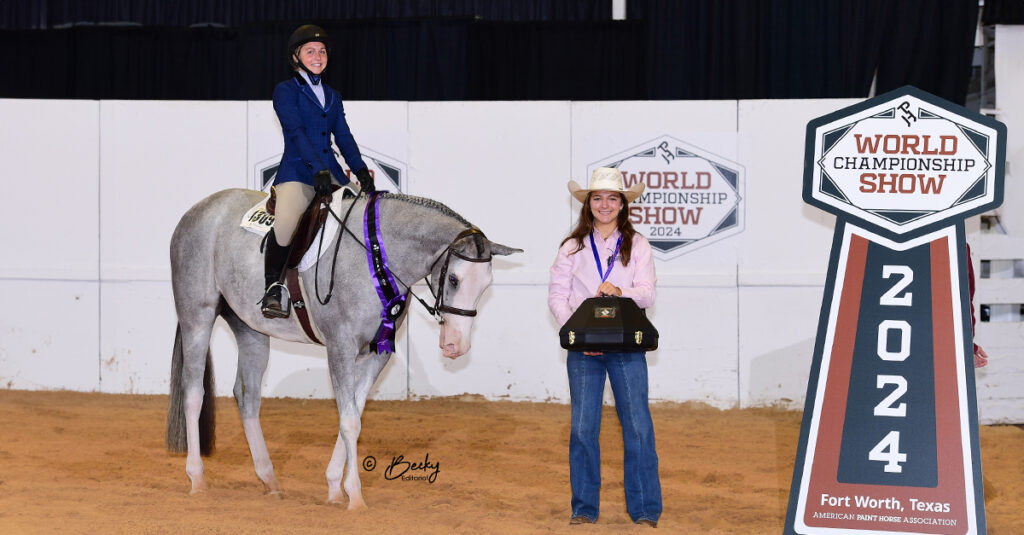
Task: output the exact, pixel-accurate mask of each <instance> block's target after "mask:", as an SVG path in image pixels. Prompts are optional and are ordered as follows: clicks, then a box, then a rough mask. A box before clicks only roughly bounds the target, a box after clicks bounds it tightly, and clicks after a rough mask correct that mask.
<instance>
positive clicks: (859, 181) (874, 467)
mask: <svg viewBox="0 0 1024 535" xmlns="http://www.w3.org/2000/svg"><path fill="white" fill-rule="evenodd" d="M1005 154H1006V126H1005V125H1003V124H1002V123H999V122H998V121H995V120H994V119H991V118H989V117H984V116H982V115H979V114H977V113H975V112H972V111H970V110H967V109H966V108H963V107H962V106H958V105H956V104H953V103H950V102H947V101H945V100H942V99H940V98H938V97H936V96H934V95H930V94H928V93H925V92H924V91H921V90H919V89H916V88H913V87H904V88H901V89H897V90H895V91H891V92H889V93H886V94H884V95H880V96H877V97H875V98H872V99H870V100H867V101H864V102H861V103H859V104H856V105H853V106H850V107H848V108H844V109H841V110H839V111H836V112H834V113H831V114H829V115H826V116H824V117H819V118H817V119H814V120H812V121H810V122H809V123H808V125H807V137H806V152H805V159H804V183H803V198H804V201H805V202H806V203H808V204H810V205H812V206H815V207H818V208H820V209H822V210H824V211H826V212H828V213H831V214H833V215H835V216H836V228H835V234H834V237H833V241H832V250H831V253H830V256H829V267H828V274H827V278H826V281H825V291H824V297H823V300H822V305H821V313H820V317H819V320H818V332H817V336H816V338H815V345H814V354H813V358H812V361H811V371H810V375H809V378H808V385H807V396H806V401H805V405H804V416H803V423H802V425H801V429H800V441H799V443H798V446H797V456H796V462H795V465H794V469H793V480H792V485H791V487H790V499H789V508H788V511H787V514H786V524H785V528H784V530H785V531H784V533H786V534H787V535H790V534H799V535H811V534H814V535H847V534H855V533H856V534H863V533H871V534H902V535H906V534H919V535H940V534H941V535H954V534H955V535H971V534H978V533H985V531H986V527H985V502H984V496H983V492H982V490H983V485H982V474H981V456H980V452H979V441H978V408H977V398H976V393H975V384H974V368H973V350H972V344H973V333H972V329H971V304H970V297H969V293H968V276H967V270H968V264H967V263H968V262H969V261H970V259H969V258H968V257H967V241H966V232H965V225H964V219H965V218H966V217H968V216H971V215H976V214H980V213H982V212H984V211H987V210H990V209H993V208H996V207H998V206H999V205H1000V204H1002V201H1003V174H1004V163H1005Z"/></svg>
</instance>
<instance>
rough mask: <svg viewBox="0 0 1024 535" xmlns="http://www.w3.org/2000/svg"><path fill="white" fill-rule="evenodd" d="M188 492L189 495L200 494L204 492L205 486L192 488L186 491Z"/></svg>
mask: <svg viewBox="0 0 1024 535" xmlns="http://www.w3.org/2000/svg"><path fill="white" fill-rule="evenodd" d="M188 494H189V496H202V495H204V494H206V487H203V488H193V489H192V490H190V491H188Z"/></svg>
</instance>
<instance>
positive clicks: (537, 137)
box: [0, 36, 1024, 422]
mask: <svg viewBox="0 0 1024 535" xmlns="http://www.w3.org/2000/svg"><path fill="white" fill-rule="evenodd" d="M999 39H1003V36H1000V37H999ZM1007 39H1010V38H1007ZM1004 60H1005V61H1016V62H1019V61H1020V60H1019V59H1013V60H1011V59H1007V58H1005V57H1004ZM1017 72H1018V73H1019V72H1021V69H1019V68H1018V69H1017ZM1017 76H1019V74H1018V75H1017ZM999 84H1000V86H1001V87H1013V86H1011V85H1009V84H1007V85H1003V84H1004V82H1003V81H1002V80H1000V82H999ZM1003 95H1004V93H1000V96H1001V97H1002V96H1003ZM1006 96H1007V97H1014V95H1010V94H1009V91H1007V92H1006ZM854 102H856V101H854V100H788V101H787V100H759V101H739V102H737V101H712V102H707V101H701V102H680V101H659V102H567V101H558V102H347V103H346V109H347V111H348V119H349V123H350V125H351V126H352V129H353V131H354V132H355V133H356V137H357V140H358V141H359V143H360V145H361V146H363V147H367V148H368V149H371V150H376V151H379V152H382V153H385V154H386V155H387V156H389V157H392V158H395V159H397V160H400V161H401V162H402V163H404V164H405V165H406V166H407V176H406V180H408V182H407V183H406V184H405V185H404V186H403V189H404V190H405V191H406V192H407V193H411V194H414V195H422V196H427V197H432V198H435V199H438V200H441V201H442V202H444V203H445V204H447V205H449V206H450V207H452V208H453V209H454V210H456V211H457V212H459V213H461V214H462V215H464V216H465V217H466V218H467V219H469V220H470V221H472V222H473V223H474V224H476V225H477V226H479V227H480V228H481V229H483V230H484V231H485V232H486V233H487V235H488V237H490V238H491V239H493V240H495V241H499V242H501V243H505V244H507V245H511V246H515V247H520V248H523V249H525V251H526V252H525V254H521V255H516V256H511V257H506V258H499V259H496V260H495V262H494V284H493V286H492V288H491V289H490V290H489V291H488V293H487V294H485V297H484V299H483V300H482V302H481V304H480V311H481V313H480V315H479V316H478V318H477V320H476V322H475V326H474V333H473V346H472V349H471V351H470V352H469V353H468V354H467V355H465V356H463V357H461V358H460V359H458V360H454V361H451V360H448V359H446V358H444V357H443V356H441V353H440V350H439V349H438V347H437V345H438V328H437V326H436V324H435V323H434V322H433V321H432V319H431V318H430V317H429V316H428V315H427V313H426V312H425V311H424V310H423V309H422V307H420V306H419V305H412V306H411V307H410V309H409V310H410V312H409V314H408V318H407V320H406V321H405V323H404V325H403V326H402V328H401V329H400V331H399V336H398V351H397V353H396V354H395V355H394V357H393V358H392V361H391V362H390V363H389V365H388V366H387V368H385V370H384V372H383V373H382V375H381V377H380V379H379V380H378V383H377V385H376V386H375V388H374V390H373V392H372V393H371V396H372V397H373V398H376V399H416V398H421V397H430V396H453V395H461V394H475V395H481V396H483V397H485V398H487V399H509V400H531V401H554V402H567V401H568V384H567V380H566V376H565V367H564V365H565V352H564V351H562V350H561V349H560V348H559V347H558V343H557V330H558V325H556V324H555V322H554V320H553V319H552V318H551V315H550V314H549V312H548V310H547V304H546V293H547V277H548V275H547V273H548V267H549V266H550V264H551V261H552V260H553V258H554V254H555V251H556V249H557V246H558V243H559V241H560V240H561V238H562V237H563V236H564V235H565V234H566V233H567V232H568V230H569V227H570V225H571V223H572V220H573V218H574V216H575V214H576V211H577V210H578V206H579V205H578V204H573V203H571V202H570V198H569V195H568V193H567V192H566V189H565V183H566V181H567V180H568V179H570V178H575V179H576V180H577V181H579V182H581V183H585V181H586V179H587V177H586V176H585V169H586V167H587V166H588V165H590V164H591V163H593V162H595V161H597V160H599V159H600V158H602V157H605V156H607V155H608V154H609V153H608V151H607V150H605V147H613V146H614V147H621V148H628V147H633V146H636V145H637V144H640V143H643V142H645V141H648V140H650V139H651V138H653V137H657V136H658V135H662V134H664V135H670V136H672V137H674V138H677V139H680V140H683V141H685V142H687V143H691V144H693V145H695V146H698V147H702V148H705V149H708V150H711V151H712V152H714V153H715V154H717V155H719V156H722V157H724V158H727V159H729V160H731V161H734V162H737V163H738V164H740V165H742V166H743V168H744V170H745V191H744V195H743V196H744V200H745V203H746V204H745V209H744V211H743V214H742V217H743V219H744V226H743V230H742V232H739V233H737V234H735V235H732V236H730V237H727V238H724V239H721V240H719V241H716V242H714V243H711V244H709V245H706V246H704V247H701V248H698V249H696V250H692V251H690V252H687V253H685V254H682V255H680V256H677V257H675V258H672V259H670V260H658V263H657V270H658V278H659V290H658V291H659V293H658V300H657V303H656V305H655V307H654V308H653V309H652V310H651V315H650V317H651V319H652V321H653V322H654V324H655V325H656V326H657V327H658V328H659V330H660V332H661V341H660V349H659V350H658V351H656V352H653V353H651V354H649V356H648V358H649V362H650V381H651V383H650V394H651V398H652V399H653V400H665V401H678V402H683V401H698V402H704V403H707V404H710V405H712V406H715V407H723V408H724V407H755V406H780V407H785V408H794V409H799V408H802V406H803V400H804V394H805V390H806V384H807V383H806V381H807V376H808V372H809V367H810V360H811V352H812V349H813V345H814V336H815V333H816V330H817V322H818V313H819V309H820V306H821V298H822V291H823V285H824V281H825V270H826V268H827V261H828V255H829V250H830V248H831V240H832V230H833V224H834V218H832V217H831V216H828V215H826V214H824V213H823V212H821V211H819V210H817V209H814V208H811V207H809V206H807V205H805V204H804V203H803V201H802V199H801V181H802V166H803V153H804V135H805V127H806V123H807V121H808V120H810V119H813V118H815V117H818V116H820V115H823V114H825V113H828V112H831V111H834V110H836V109H839V108H842V107H845V106H848V105H850V104H853V103H854ZM1002 103H1003V99H1002V98H1001V99H1000V113H1002V114H1005V116H1001V117H999V118H1000V119H1001V120H1004V121H1006V122H1008V123H1010V121H1011V120H1012V121H1013V123H1015V124H1020V123H1021V121H1024V104H1022V103H1021V102H1017V103H1012V104H1007V105H1005V106H1004V105H1003V104H1002ZM1014 106H1016V108H1015V107H1014ZM0 120H2V124H3V127H2V128H0V156H2V161H3V162H4V163H5V166H4V170H3V171H2V172H0V177H2V183H3V191H4V198H5V200H6V202H5V203H4V204H5V212H6V215H7V220H8V221H9V222H10V223H12V224H11V225H10V226H9V228H11V229H17V230H16V231H14V232H9V233H7V243H6V244H5V245H4V246H3V247H2V250H3V251H4V252H3V258H4V261H3V263H2V265H0V295H2V296H4V297H3V300H4V306H3V307H0V333H2V335H3V338H2V339H0V388H11V389H29V390H45V389H70V390H80V391H97V392H109V393H138V394H155V393H166V392H167V389H168V385H169V381H168V375H169V371H170V355H171V347H172V343H173V337H174V331H175V322H176V320H175V312H174V306H173V299H172V295H171V285H170V267H169V259H168V243H169V239H170V236H171V232H172V231H173V228H174V226H175V224H176V223H177V220H178V218H179V217H180V216H181V214H182V213H184V211H185V210H187V209H188V208H189V207H190V206H191V205H192V204H194V203H195V202H197V201H198V200H199V199H201V198H202V197H204V196H206V195H208V194H210V193H212V192H214V191H217V190H220V189H224V188H231V187H251V185H252V184H253V183H254V181H253V180H254V178H253V177H254V175H255V173H256V168H257V167H258V165H259V162H260V161H263V160H265V159H266V155H268V154H271V155H273V154H280V150H281V149H280V144H281V141H280V134H279V130H275V129H277V128H279V127H277V125H276V119H275V118H274V115H273V112H272V109H271V107H270V103H269V102H181V101H170V102H167V101H160V102H153V101H47V100H0ZM1013 123H1011V124H1010V132H1011V134H1010V138H1009V142H1010V145H1009V146H1010V149H1009V151H1008V154H1009V157H1010V159H1011V160H1014V159H1016V160H1022V159H1024V158H1021V157H1022V156H1024V143H1022V140H1021V139H1020V138H1017V139H1015V138H1014V136H1013V134H1014V132H1016V131H1018V130H1017V129H1015V128H1014V125H1013ZM652 133H653V134H654V135H651V134H652ZM381 147H387V150H386V151H385V150H383V149H382V148H381ZM275 150H276V151H277V152H274V151H275ZM1021 165H1024V164H1021ZM1011 169H1012V167H1011ZM1006 183H1007V187H1006V190H1007V195H1006V203H1005V204H1004V208H1002V209H1000V211H999V213H1000V214H1006V217H1003V218H1002V222H1003V224H1004V226H1006V227H1010V229H1009V230H1010V232H1009V235H1008V236H995V235H993V234H991V233H984V232H982V230H981V228H980V224H979V218H975V219H974V220H971V221H968V229H969V240H970V241H971V242H972V243H975V250H974V259H973V260H974V261H975V263H976V266H977V265H978V264H977V263H978V262H979V261H980V260H981V259H987V258H993V259H1014V258H1024V242H1022V241H1021V240H1020V238H1016V239H1015V238H1013V230H1017V232H1018V234H1017V235H1018V236H1020V232H1024V231H1022V230H1020V226H1019V225H1017V222H1018V221H1020V222H1021V224H1024V220H1022V219H1021V218H1022V216H1021V215H1020V214H1019V213H1018V214H1014V213H1012V212H1010V211H1008V210H1006V207H1012V206H1018V207H1019V206H1021V201H1022V200H1024V199H1022V197H1024V190H1022V188H1019V187H1017V186H1015V185H1014V182H1013V180H1012V177H1011V176H1009V175H1008V176H1007V180H1006ZM19 223H20V224H19ZM1000 265H1001V264H1000ZM993 276H995V275H993ZM367 284H370V282H369V281H367ZM1019 287H1020V281H1019V280H998V281H997V280H996V279H991V280H982V281H979V298H981V299H979V300H978V303H979V304H980V303H981V302H986V303H987V302H1016V303H1021V302H1024V300H1022V299H1021V289H1020V288H1019ZM1005 288H1011V289H1013V291H1016V292H1017V293H1016V294H1013V293H1012V292H1007V291H1006V290H1005ZM417 291H418V293H420V294H421V295H424V294H426V293H427V292H426V289H425V287H424V286H423V285H419V286H418V287H417ZM335 298H336V299H337V298H343V296H340V295H339V296H336V297H335ZM1000 299H1003V300H1004V301H999V300H1000ZM1007 299H1008V301H1007ZM1013 299H1017V300H1016V301H1013ZM986 300H987V301H986ZM253 306H257V304H256V303H255V301H254V303H253ZM1021 334H1022V331H1021V322H1020V321H1019V320H1018V321H1016V322H1012V321H1011V322H1004V323H998V324H997V323H992V324H984V325H982V326H980V327H979V329H978V335H979V342H980V343H981V344H982V345H984V346H985V347H986V349H987V350H988V352H989V354H990V356H991V357H992V360H991V363H990V364H989V366H988V367H987V368H984V369H981V370H979V371H978V376H977V377H978V396H979V400H980V409H981V415H982V420H983V421H986V422H997V421H1002V422H1009V421H1012V422H1020V421H1024V400H1022V399H1021V394H1020V393H1019V392H1020V388H1019V384H1020V383H1021V380H1022V379H1024V369H1022V366H1021V364H1020V359H1019V356H1018V355H1019V352H1020V349H1021V346H1022V345H1024V337H1022V336H1021ZM212 346H213V354H214V368H215V372H216V374H217V394H218V395H221V396H228V395H231V387H232V384H233V381H234V373H235V346H234V341H233V339H232V336H231V334H230V332H229V331H228V329H227V328H226V326H225V325H223V323H222V322H218V326H217V329H216V332H215V334H214V337H213V341H212ZM272 349H273V354H272V357H271V362H270V367H269V370H268V371H267V374H266V377H265V379H264V393H265V395H266V396H268V397H280V396H287V397H313V398H324V397H331V396H332V392H331V389H330V381H329V378H328V375H327V363H326V357H325V352H324V351H323V349H322V348H319V347H317V346H308V345H301V344H291V343H279V342H278V341H275V342H273V344H272Z"/></svg>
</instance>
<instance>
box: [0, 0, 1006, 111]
mask: <svg viewBox="0 0 1024 535" xmlns="http://www.w3.org/2000/svg"><path fill="white" fill-rule="evenodd" d="M1022 1H1024V0H1022ZM85 4H87V3H79V2H75V1H72V0H60V1H53V0H48V1H47V2H45V3H43V8H41V9H42V11H41V12H38V13H37V12H33V11H32V10H31V9H29V8H27V7H25V6H24V3H23V2H21V0H17V1H15V2H14V3H13V4H8V3H4V4H3V5H4V7H0V13H3V14H4V16H8V17H12V16H14V15H24V14H27V15H25V16H27V17H28V18H39V17H43V18H46V17H50V18H49V19H48V20H50V21H52V20H54V17H55V15H52V14H51V13H53V12H58V11H60V10H58V9H57V7H58V6H60V7H62V8H64V9H66V12H65V15H67V13H68V12H74V13H79V12H80V11H82V10H85V9H86V7H83V6H85ZM211 4H212V3H211ZM222 4H223V5H222ZM264 4H266V5H264ZM12 5H13V7H12ZM89 5H91V4H89ZM97 5H98V6H99V7H98V8H96V9H100V8H103V9H108V10H111V11H114V12H116V11H117V9H122V10H130V11H132V13H134V14H135V15H138V16H140V17H142V18H141V19H140V20H149V19H147V18H146V17H151V18H154V20H158V19H157V18H156V15H157V14H167V13H170V14H172V15H175V16H177V17H178V19H173V17H172V19H173V20H179V19H180V20H186V19H187V20H192V19H190V18H187V17H185V15H184V14H183V13H185V12H186V11H187V10H186V7H187V8H189V9H192V11H193V12H194V11H195V9H224V10H226V9H229V8H230V9H231V10H233V11H232V12H233V13H241V15H238V17H239V18H240V20H242V19H244V20H250V19H256V18H260V16H261V15H266V16H273V17H278V16H282V15H291V14H293V13H298V12H299V11H298V10H300V9H302V8H304V6H305V7H308V6H311V5H313V6H317V7H319V8H321V9H323V10H328V9H336V10H347V11H345V13H346V14H347V15H346V17H345V18H343V19H338V18H323V19H316V18H314V19H282V20H276V19H275V20H272V21H263V22H252V23H245V24H240V25H237V26H232V27H210V26H205V27H183V26H180V25H177V26H176V25H170V24H168V25H162V26H151V25H147V26H141V25H135V24H132V25H107V24H79V25H74V26H70V27H66V28H60V29H46V30H28V29H16V30H0V55H2V57H3V60H4V67H5V69H4V71H5V74H4V76H2V77H0V97H4V98H72V99H74V98H82V99H188V100H194V99H195V100H249V99H252V100H262V99H268V98H270V96H271V92H272V90H273V87H274V85H275V84H276V83H277V82H279V81H280V80H283V79H284V78H286V77H287V76H288V70H287V63H286V58H285V52H284V44H285V42H286V41H287V38H288V35H289V34H290V33H291V31H292V30H293V29H294V28H295V27H297V26H298V25H299V24H303V23H307V22H314V23H317V24H319V25H321V26H323V27H324V28H325V29H326V30H327V31H328V33H329V34H330V35H331V39H332V43H331V45H332V54H331V58H330V68H329V69H328V70H327V75H326V77H327V81H328V83H330V84H331V85H332V86H333V87H335V88H337V89H338V90H339V91H340V92H341V94H342V96H343V97H344V98H346V99H350V100H412V101H416V100H651V99H681V100H690V99H758V98H834V97H865V96H867V95H868V92H869V89H870V87H871V84H872V80H875V83H876V92H877V93H883V92H885V91H888V90H890V89H894V88H897V87H900V86H903V85H907V84H910V85H915V86H917V87H919V88H921V89H923V90H925V91H929V92H931V93H934V94H936V95H939V96H941V97H943V98H946V99H948V100H952V101H953V102H957V103H961V104H962V103H963V102H964V100H965V98H966V93H967V86H968V82H969V80H970V75H971V58H972V54H973V50H974V48H973V43H974V32H975V28H976V23H977V16H978V8H977V5H976V0H900V1H898V2H891V1H889V0H627V15H628V20H625V21H612V20H608V19H609V18H610V10H611V6H610V0H606V1H600V2H598V1H584V0H578V1H575V2H573V1H570V0H554V1H545V0H525V1H522V2H520V1H518V0H495V1H492V2H485V1H484V0H475V1H470V0H462V1H456V0H451V1H449V2H441V1H440V0H433V1H427V0H422V1H419V2H416V1H413V0H405V1H391V2H388V1H381V2H379V3H378V2H375V1H367V2H347V3H343V2H336V3H329V2H326V1H324V2H322V3H308V2H307V3H302V2H262V3H261V2H256V1H255V0H232V1H227V2H223V3H218V4H217V5H218V6H219V7H216V8H214V7H209V6H208V5H207V4H203V5H201V6H199V7H198V8H196V6H193V5H192V3H189V2H184V1H181V2H169V3H164V2H146V1H141V2H138V3H133V2H124V1H120V2H113V1H101V2H99V3H98V4H97ZM19 6H21V7H19ZM175 6H176V7H177V10H174V9H171V7H175ZM331 6H333V7H331ZM481 6H483V7H481ZM484 8H486V9H484ZM605 8H607V9H605ZM76 10H78V11H76ZM275 10H277V11H275ZM474 10H478V11H487V13H488V18H482V17H481V16H478V15H476V14H474V15H472V16H469V15H467V16H462V17H438V16H417V17H412V18H393V17H390V15H391V14H394V13H400V14H405V13H420V14H423V13H427V14H432V13H446V14H447V13H451V12H465V13H469V12H471V11H474ZM29 15H30V16H29ZM243 15H244V16H243ZM381 15H387V16H388V17H387V18H382V17H381ZM67 16H70V15H67ZM76 16H78V15H76ZM72 18H74V17H72ZM62 20H69V19H62ZM167 20H169V19H167ZM876 75H877V78H876Z"/></svg>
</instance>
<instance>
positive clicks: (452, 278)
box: [448, 275, 459, 288]
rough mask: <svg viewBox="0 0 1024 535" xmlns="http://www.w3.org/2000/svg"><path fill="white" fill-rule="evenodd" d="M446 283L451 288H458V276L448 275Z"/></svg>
mask: <svg viewBox="0 0 1024 535" xmlns="http://www.w3.org/2000/svg"><path fill="white" fill-rule="evenodd" d="M448 284H449V285H451V287H452V288H458V287H459V278H458V277H456V276H455V275H448Z"/></svg>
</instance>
